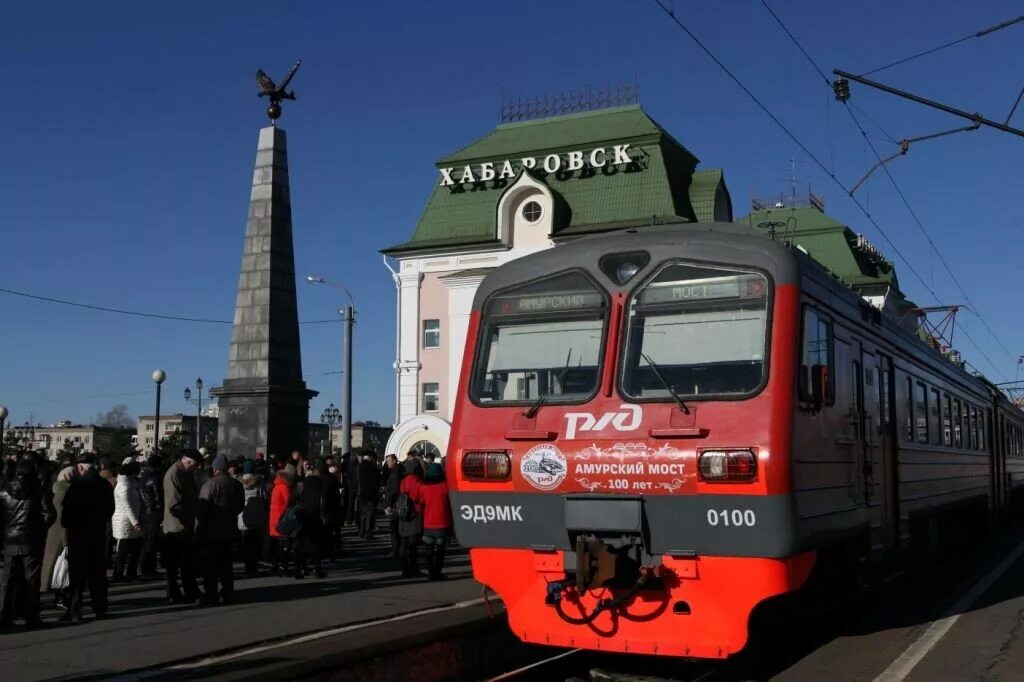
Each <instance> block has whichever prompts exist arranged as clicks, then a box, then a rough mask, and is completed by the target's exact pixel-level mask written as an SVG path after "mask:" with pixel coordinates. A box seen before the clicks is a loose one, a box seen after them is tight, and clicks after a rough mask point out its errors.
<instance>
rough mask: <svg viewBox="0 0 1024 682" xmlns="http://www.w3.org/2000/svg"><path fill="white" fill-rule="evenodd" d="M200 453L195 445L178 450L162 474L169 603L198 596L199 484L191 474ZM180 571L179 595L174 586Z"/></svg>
mask: <svg viewBox="0 0 1024 682" xmlns="http://www.w3.org/2000/svg"><path fill="white" fill-rule="evenodd" d="M202 463H203V456H202V455H201V454H200V453H199V451H198V450H196V449H195V448H188V449H185V450H182V452H181V459H179V460H178V461H177V462H175V463H174V464H173V465H171V468H169V469H168V470H167V473H166V474H164V486H163V487H164V549H163V551H164V564H165V565H166V567H167V599H168V601H170V602H171V603H173V604H184V603H187V602H194V601H196V600H197V599H199V597H200V596H201V595H200V593H199V585H198V584H197V583H196V549H195V528H196V508H197V506H198V504H199V487H198V486H197V485H196V481H195V479H194V478H193V477H192V471H193V469H195V468H197V467H201V466H202ZM179 573H181V583H182V588H184V590H185V593H184V595H182V592H181V589H179V588H178V574H179Z"/></svg>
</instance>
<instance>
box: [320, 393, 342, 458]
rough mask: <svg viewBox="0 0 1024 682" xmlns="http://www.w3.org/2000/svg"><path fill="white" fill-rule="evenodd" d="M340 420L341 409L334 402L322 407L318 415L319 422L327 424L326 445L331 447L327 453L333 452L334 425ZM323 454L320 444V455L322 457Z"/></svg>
mask: <svg viewBox="0 0 1024 682" xmlns="http://www.w3.org/2000/svg"><path fill="white" fill-rule="evenodd" d="M340 421H341V410H339V409H338V408H337V407H335V406H334V403H331V404H330V405H328V406H327V408H326V409H324V411H323V413H322V414H321V415H320V423H321V424H327V443H328V447H329V448H331V450H330V451H329V453H330V454H332V455H333V454H334V449H333V448H334V427H335V426H337V425H338V423H339V422H340ZM323 454H324V449H323V446H320V456H321V457H323Z"/></svg>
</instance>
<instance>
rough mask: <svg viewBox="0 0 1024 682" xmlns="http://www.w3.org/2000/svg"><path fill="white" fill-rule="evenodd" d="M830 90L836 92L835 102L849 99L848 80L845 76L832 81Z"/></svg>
mask: <svg viewBox="0 0 1024 682" xmlns="http://www.w3.org/2000/svg"><path fill="white" fill-rule="evenodd" d="M832 90H833V91H834V92H835V93H836V101H837V102H845V101H846V100H848V99H850V81H848V80H846V79H845V78H837V79H836V80H835V81H834V82H833V83H832Z"/></svg>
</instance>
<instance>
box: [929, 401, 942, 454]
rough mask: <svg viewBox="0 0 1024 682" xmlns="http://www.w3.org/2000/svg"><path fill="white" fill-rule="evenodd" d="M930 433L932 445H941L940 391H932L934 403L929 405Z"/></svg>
mask: <svg viewBox="0 0 1024 682" xmlns="http://www.w3.org/2000/svg"><path fill="white" fill-rule="evenodd" d="M928 408H929V410H930V411H929V412H928V432H929V433H931V435H932V443H934V444H935V445H939V444H940V443H941V442H942V434H941V433H939V408H940V402H939V390H938V389H937V388H933V389H932V401H931V403H930V404H929V405H928Z"/></svg>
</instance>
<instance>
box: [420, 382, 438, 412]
mask: <svg viewBox="0 0 1024 682" xmlns="http://www.w3.org/2000/svg"><path fill="white" fill-rule="evenodd" d="M440 401H441V392H440V386H439V384H436V383H427V384H423V411H424V412H437V411H438V409H439V408H438V404H439V403H440Z"/></svg>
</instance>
